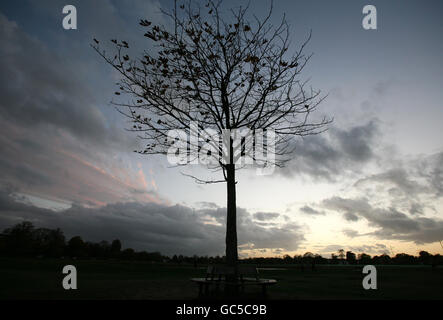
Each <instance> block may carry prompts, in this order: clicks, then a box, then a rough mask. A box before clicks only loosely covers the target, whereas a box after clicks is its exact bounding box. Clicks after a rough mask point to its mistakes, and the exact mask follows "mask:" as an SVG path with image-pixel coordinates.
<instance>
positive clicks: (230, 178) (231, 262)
mask: <svg viewBox="0 0 443 320" xmlns="http://www.w3.org/2000/svg"><path fill="white" fill-rule="evenodd" d="M226 177H227V191H228V192H227V193H228V212H227V218H226V263H227V264H228V266H232V267H234V268H236V266H237V258H238V253H237V201H236V198H235V164H232V162H231V164H228V165H227V168H226Z"/></svg>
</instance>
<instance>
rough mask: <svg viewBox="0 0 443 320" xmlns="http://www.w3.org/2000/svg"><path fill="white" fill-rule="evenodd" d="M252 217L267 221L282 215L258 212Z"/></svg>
mask: <svg viewBox="0 0 443 320" xmlns="http://www.w3.org/2000/svg"><path fill="white" fill-rule="evenodd" d="M252 216H253V218H254V219H255V220H259V221H267V220H272V219H276V218H278V217H279V216H280V214H279V213H275V212H256V213H254V214H253V215H252Z"/></svg>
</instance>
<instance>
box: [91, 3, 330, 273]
mask: <svg viewBox="0 0 443 320" xmlns="http://www.w3.org/2000/svg"><path fill="white" fill-rule="evenodd" d="M247 11H248V7H246V8H243V7H239V8H238V9H231V10H230V11H229V13H230V15H224V14H222V12H221V7H220V2H213V1H209V2H208V3H207V4H206V5H205V6H204V7H200V6H199V5H197V4H194V3H193V2H191V1H189V2H186V3H183V4H181V2H180V3H177V2H175V6H174V9H172V10H171V11H170V12H169V11H168V12H166V11H163V13H164V14H165V16H167V17H169V18H170V19H171V21H172V27H171V28H168V27H165V26H159V25H152V24H151V22H150V21H147V20H141V21H140V25H142V26H143V27H145V28H146V33H145V37H147V38H148V39H150V40H152V41H153V43H154V44H155V46H154V48H156V49H153V50H151V51H150V52H148V51H145V52H144V53H143V54H142V55H141V56H140V57H131V56H129V51H128V48H129V44H128V42H126V41H124V40H123V41H120V40H116V39H113V40H111V41H112V43H114V45H115V50H116V52H115V55H114V53H113V54H111V55H108V54H107V53H106V52H105V51H104V50H103V49H102V48H101V47H100V42H99V41H98V40H96V39H94V43H93V44H92V46H93V48H94V49H95V50H96V51H97V52H98V53H99V54H100V55H101V56H102V57H103V58H104V59H105V60H106V62H107V63H109V64H110V65H112V67H114V68H115V69H116V70H117V71H118V72H119V73H120V75H121V81H120V83H119V91H118V92H116V95H119V96H120V95H121V94H128V95H129V96H131V97H132V98H133V100H131V101H129V102H125V103H120V102H119V103H116V102H114V104H115V105H116V106H117V109H118V110H119V111H120V112H121V113H122V114H124V115H125V116H126V117H128V118H129V119H130V120H131V121H132V122H133V127H132V128H131V130H133V131H136V132H139V137H140V138H141V139H144V140H145V141H146V143H147V144H146V148H144V149H143V150H139V151H138V152H140V153H142V154H168V150H169V149H170V148H171V147H172V145H174V143H175V144H177V140H172V141H171V139H168V133H169V132H171V131H176V130H184V131H188V132H194V131H199V132H203V134H202V136H203V139H201V140H200V141H197V142H196V141H191V140H192V139H187V138H183V141H181V143H184V144H185V146H186V150H187V152H186V154H185V157H184V160H183V161H182V162H180V163H179V165H185V164H189V163H190V162H192V161H195V154H194V153H193V151H192V150H195V149H197V150H200V151H201V150H202V149H203V150H205V154H204V155H205V156H207V157H212V158H215V160H214V159H213V160H214V161H213V162H211V163H207V167H208V168H209V169H211V170H214V172H222V173H223V178H221V179H212V180H211V179H209V180H208V179H202V178H197V177H195V176H191V177H193V178H194V179H195V180H196V181H197V182H199V183H219V182H223V183H227V219H226V221H227V226H226V228H227V230H226V260H227V263H228V264H230V265H232V266H235V265H236V262H237V258H238V255H237V228H236V183H237V182H236V169H239V168H242V167H244V165H239V164H238V160H239V159H240V158H241V156H244V155H245V153H247V152H245V145H246V143H245V141H242V143H241V144H240V145H234V140H235V139H234V138H232V137H230V138H228V139H227V141H228V145H225V146H224V147H223V144H220V143H219V137H221V136H223V134H225V133H226V130H233V129H237V130H239V129H244V130H250V132H252V133H257V132H259V130H263V131H265V132H269V131H270V130H271V129H272V130H274V131H273V132H275V139H276V140H275V149H274V148H273V149H271V148H270V147H269V148H268V146H267V145H266V143H265V144H263V145H264V146H265V149H267V150H266V152H272V153H273V154H274V156H275V158H274V159H273V160H269V158H267V159H264V160H263V159H259V158H257V157H253V160H254V161H255V163H256V164H257V165H259V166H262V167H265V166H269V165H276V166H282V165H283V164H284V163H285V162H286V161H288V160H290V155H291V153H292V152H293V151H294V148H293V144H292V143H291V139H293V137H295V136H307V135H311V134H317V133H320V132H322V131H324V130H325V129H326V127H325V126H326V125H327V124H328V123H329V122H330V121H331V120H330V119H327V118H325V117H323V118H319V119H318V120H317V121H312V120H311V119H309V120H308V117H309V115H311V113H312V112H313V111H314V110H316V108H317V106H318V105H319V103H320V102H321V101H322V100H323V99H324V96H321V95H320V91H316V90H313V89H312V88H309V89H308V88H306V86H307V85H306V83H307V82H306V81H302V80H301V79H300V78H299V74H300V73H301V71H302V70H303V68H304V67H305V65H306V63H307V62H308V61H309V59H310V55H305V54H304V48H305V46H306V44H307V43H308V41H309V39H310V37H311V36H310V35H309V36H308V37H307V39H306V40H305V41H304V42H302V43H301V45H300V46H299V47H298V48H296V49H295V50H294V51H293V52H294V53H293V54H289V47H290V36H289V25H288V23H287V22H286V20H285V17H283V18H282V20H281V22H280V23H279V24H278V25H277V26H273V25H272V24H271V23H270V18H271V14H272V4H271V7H270V10H269V13H268V15H267V16H266V17H265V18H264V19H259V18H257V17H256V16H254V15H253V17H252V18H251V19H252V20H253V21H252V23H250V22H248V21H247V19H248V18H247V15H246V14H247ZM228 16H229V18H228ZM191 122H196V123H198V125H197V128H195V127H192V126H191ZM260 132H261V131H260ZM177 139H178V138H177ZM204 144H210V145H212V146H213V147H214V148H213V149H212V150H215V152H211V151H210V150H209V151H206V149H204V148H205V147H204ZM252 145H253V148H255V147H256V145H257V141H255V140H254V142H253V143H252ZM250 146H251V145H249V147H250ZM224 148H225V149H224ZM246 151H248V150H246ZM200 154H201V153H200ZM220 154H227V155H228V158H227V161H222V160H220V158H219V157H218V156H219V155H220ZM271 162H272V163H271ZM236 163H237V168H236Z"/></svg>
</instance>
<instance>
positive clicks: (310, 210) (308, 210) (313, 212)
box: [300, 205, 325, 216]
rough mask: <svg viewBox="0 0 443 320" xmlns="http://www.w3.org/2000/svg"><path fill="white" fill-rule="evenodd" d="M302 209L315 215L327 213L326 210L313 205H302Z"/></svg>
mask: <svg viewBox="0 0 443 320" xmlns="http://www.w3.org/2000/svg"><path fill="white" fill-rule="evenodd" d="M300 211H301V212H303V213H305V214H308V215H314V216H318V215H325V212H324V211H319V210H315V209H314V208H312V207H310V206H308V205H305V206H303V207H301V208H300Z"/></svg>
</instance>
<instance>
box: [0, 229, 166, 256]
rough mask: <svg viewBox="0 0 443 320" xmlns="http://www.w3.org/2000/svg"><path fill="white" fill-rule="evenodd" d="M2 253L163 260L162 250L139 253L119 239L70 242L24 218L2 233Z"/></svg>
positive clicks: (77, 238) (60, 235) (62, 235)
mask: <svg viewBox="0 0 443 320" xmlns="http://www.w3.org/2000/svg"><path fill="white" fill-rule="evenodd" d="M0 256H8V257H48V258H60V257H71V258H79V259H87V258H96V259H110V258H114V259H122V260H141V261H154V262H162V261H163V260H164V259H163V258H164V257H163V256H162V255H161V254H160V253H159V252H146V251H139V252H136V251H135V250H134V249H132V248H127V249H124V250H122V244H121V241H120V240H119V239H115V240H113V241H112V242H111V243H109V242H108V241H100V242H98V243H94V242H89V241H84V240H83V239H82V238H81V237H80V236H75V237H72V238H71V239H70V240H69V241H66V238H65V236H64V234H63V231H62V230H60V229H58V228H57V229H47V228H35V227H34V225H33V224H32V223H31V222H28V221H25V222H22V223H19V224H17V225H15V226H13V227H11V228H7V229H5V230H4V231H3V232H2V233H1V234H0Z"/></svg>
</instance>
